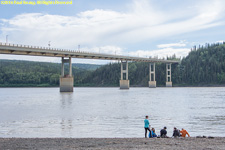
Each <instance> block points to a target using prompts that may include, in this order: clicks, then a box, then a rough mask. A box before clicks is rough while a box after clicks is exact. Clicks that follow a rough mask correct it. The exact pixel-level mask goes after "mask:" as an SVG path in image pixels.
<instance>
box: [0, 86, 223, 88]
mask: <svg viewBox="0 0 225 150" xmlns="http://www.w3.org/2000/svg"><path fill="white" fill-rule="evenodd" d="M58 87H59V86H39V85H37V86H1V85H0V88H58ZM74 87H78V88H117V87H118V88H119V86H76V85H74ZM130 87H131V88H146V87H148V86H130ZM157 87H159V88H164V87H166V86H157ZM173 87H181V88H182V87H183V88H185V87H189V88H192V87H225V85H196V86H193V85H192V86H179V85H173Z"/></svg>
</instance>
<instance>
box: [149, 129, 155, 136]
mask: <svg viewBox="0 0 225 150" xmlns="http://www.w3.org/2000/svg"><path fill="white" fill-rule="evenodd" d="M151 133H152V134H150V133H149V138H153V137H157V135H156V133H155V128H152V131H151Z"/></svg>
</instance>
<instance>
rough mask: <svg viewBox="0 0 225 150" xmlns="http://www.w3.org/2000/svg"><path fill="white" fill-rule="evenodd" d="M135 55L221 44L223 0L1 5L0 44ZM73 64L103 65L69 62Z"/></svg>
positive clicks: (224, 16)
mask: <svg viewBox="0 0 225 150" xmlns="http://www.w3.org/2000/svg"><path fill="white" fill-rule="evenodd" d="M6 35H8V40H9V42H10V43H15V44H25V45H35V46H46V47H47V46H48V43H49V41H51V42H50V43H51V47H56V48H65V49H74V50H76V49H77V48H78V45H80V46H81V50H83V51H89V52H100V53H110V54H116V55H118V54H120V55H129V56H140V57H149V56H151V57H154V56H158V57H159V58H161V57H166V56H171V55H173V54H176V55H177V56H179V57H183V56H186V55H187V54H188V52H189V51H190V49H191V47H193V46H194V45H198V44H205V43H215V42H219V41H224V37H225V1H224V0H197V1H196V0H188V1H180V0H162V1H159V0H73V4H72V5H48V6H45V5H34V6H31V5H2V4H0V42H5V41H6ZM0 59H19V60H34V61H47V62H59V61H60V58H49V57H31V56H13V55H0ZM73 62H74V63H75V62H77V63H97V64H101V63H107V62H106V61H100V60H84V59H73Z"/></svg>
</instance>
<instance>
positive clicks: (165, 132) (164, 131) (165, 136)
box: [160, 127, 168, 138]
mask: <svg viewBox="0 0 225 150" xmlns="http://www.w3.org/2000/svg"><path fill="white" fill-rule="evenodd" d="M160 137H162V138H167V137H168V136H167V131H166V127H164V128H163V129H162V130H161V131H160Z"/></svg>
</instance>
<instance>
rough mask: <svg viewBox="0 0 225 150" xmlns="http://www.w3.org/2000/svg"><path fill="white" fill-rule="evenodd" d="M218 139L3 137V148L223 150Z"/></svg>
mask: <svg viewBox="0 0 225 150" xmlns="http://www.w3.org/2000/svg"><path fill="white" fill-rule="evenodd" d="M224 147H225V137H216V138H194V137H192V138H151V139H149V138H147V139H145V138H0V149H9V150H14V149H15V150H16V149H21V150H23V149H54V150H55V149H84V150H86V149H100V150H101V149H102V150H103V149H124V150H125V149H156V150H157V149H158V150H167V149H179V150H180V149H192V150H203V149H208V150H213V149H217V150H222V149H224Z"/></svg>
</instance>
